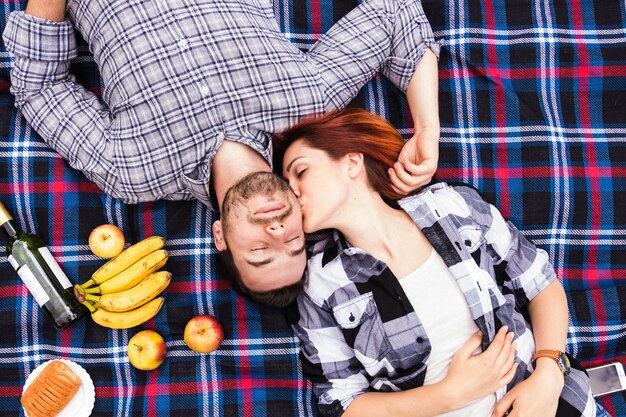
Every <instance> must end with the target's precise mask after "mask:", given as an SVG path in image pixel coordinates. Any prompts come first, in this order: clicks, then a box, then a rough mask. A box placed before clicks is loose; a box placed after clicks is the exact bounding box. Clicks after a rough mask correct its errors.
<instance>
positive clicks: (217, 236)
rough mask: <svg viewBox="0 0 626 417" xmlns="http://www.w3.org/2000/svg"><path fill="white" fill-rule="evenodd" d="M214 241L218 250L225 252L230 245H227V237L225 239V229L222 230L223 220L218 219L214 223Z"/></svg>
mask: <svg viewBox="0 0 626 417" xmlns="http://www.w3.org/2000/svg"><path fill="white" fill-rule="evenodd" d="M213 242H214V243H215V247H216V248H217V250H218V251H220V252H224V251H225V250H226V249H227V248H228V245H226V239H224V231H223V230H222V221H221V220H216V221H215V222H214V223H213Z"/></svg>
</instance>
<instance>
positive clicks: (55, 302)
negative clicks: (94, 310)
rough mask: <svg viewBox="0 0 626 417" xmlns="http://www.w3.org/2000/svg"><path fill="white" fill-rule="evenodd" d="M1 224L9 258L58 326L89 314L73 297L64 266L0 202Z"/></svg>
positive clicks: (65, 325) (60, 326)
mask: <svg viewBox="0 0 626 417" xmlns="http://www.w3.org/2000/svg"><path fill="white" fill-rule="evenodd" d="M0 225H2V227H3V228H4V230H5V231H6V232H7V234H8V235H9V243H8V244H7V258H8V260H9V263H10V264H11V265H12V266H13V268H14V269H15V270H16V271H17V274H18V275H19V276H20V278H21V279H22V282H24V284H25V285H26V287H27V288H28V291H30V293H31V294H32V295H33V297H35V301H36V302H37V304H39V306H40V307H41V309H42V310H43V312H44V315H45V316H46V317H48V319H50V321H51V322H52V324H53V325H54V327H56V328H57V329H58V330H61V329H64V328H65V327H67V326H69V325H70V324H72V323H74V322H75V321H76V320H78V319H79V318H81V317H82V316H84V315H85V314H87V309H86V308H85V306H84V305H82V304H80V303H79V302H78V301H77V300H76V297H74V291H73V286H72V283H71V282H70V280H69V279H68V278H67V275H65V273H64V272H63V271H62V270H61V267H60V266H59V264H58V263H57V262H56V261H55V260H54V258H53V257H52V254H51V253H50V251H49V250H48V248H47V247H46V244H45V243H44V241H43V240H42V239H41V238H40V237H39V236H37V235H34V234H30V233H24V232H22V231H21V230H19V228H18V227H17V225H16V223H15V221H14V220H13V217H11V215H10V214H9V212H8V211H7V210H6V208H5V207H4V205H3V204H2V203H0Z"/></svg>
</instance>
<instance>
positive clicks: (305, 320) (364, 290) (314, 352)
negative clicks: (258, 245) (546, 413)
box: [291, 183, 596, 416]
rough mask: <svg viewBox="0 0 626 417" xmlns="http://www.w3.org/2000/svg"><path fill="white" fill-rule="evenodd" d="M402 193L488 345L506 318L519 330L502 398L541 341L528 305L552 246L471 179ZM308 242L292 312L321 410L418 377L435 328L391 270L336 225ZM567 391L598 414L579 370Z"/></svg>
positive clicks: (571, 400) (524, 372) (575, 409)
mask: <svg viewBox="0 0 626 417" xmlns="http://www.w3.org/2000/svg"><path fill="white" fill-rule="evenodd" d="M399 203H400V206H401V207H402V208H403V209H404V210H405V211H406V212H407V213H408V214H409V215H410V216H411V217H412V218H413V220H414V221H415V223H416V224H417V225H418V226H419V227H420V229H421V230H422V231H423V233H424V234H425V235H426V237H427V238H428V240H429V241H430V243H431V244H432V246H433V247H434V249H435V250H436V251H437V252H438V253H439V255H440V256H441V257H442V258H443V260H444V261H445V263H446V265H447V266H448V268H449V269H450V271H451V273H452V275H453V276H454V278H455V279H456V281H457V283H458V284H459V287H460V288H461V290H462V292H463V294H464V296H465V300H466V301H467V304H468V306H469V310H470V312H471V315H472V318H473V320H474V321H475V323H476V325H477V326H478V328H479V329H480V330H481V331H482V332H483V334H484V337H483V343H482V348H483V349H485V348H486V347H487V346H488V345H489V343H490V341H491V340H492V339H493V337H494V336H495V333H496V332H497V330H498V329H499V328H500V327H501V326H502V325H507V326H508V327H509V329H510V330H512V331H513V332H515V335H516V336H515V339H516V344H517V357H516V361H517V362H519V367H518V370H517V374H516V376H515V378H514V380H513V382H511V384H509V386H508V387H505V388H503V389H501V390H500V391H499V392H497V393H496V396H497V399H500V398H501V397H502V396H503V395H504V393H505V392H506V391H507V389H510V388H511V387H512V386H514V385H515V384H517V383H519V382H520V381H522V380H524V379H525V378H526V377H528V375H529V374H530V373H531V372H532V370H533V368H532V365H531V357H532V355H533V353H534V351H535V343H534V339H533V335H532V332H531V330H530V324H529V323H528V322H527V321H526V320H525V318H524V315H523V314H522V311H523V310H524V307H525V306H526V305H527V304H528V303H529V302H530V301H531V300H532V299H533V298H534V297H535V296H536V295H537V294H539V292H540V291H542V290H543V289H544V288H546V287H547V286H548V284H549V283H550V282H551V281H552V280H554V279H555V278H556V276H555V273H554V270H553V268H552V265H551V264H550V262H549V260H548V255H547V253H546V252H545V251H543V250H542V249H539V248H537V247H535V246H534V245H533V244H532V243H530V242H529V241H528V240H527V239H526V238H525V237H524V236H523V235H522V234H521V233H520V232H519V231H518V230H517V229H516V228H515V227H514V226H513V225H512V224H511V223H510V222H506V221H505V220H504V219H503V217H502V215H501V214H500V212H499V211H498V210H497V209H496V208H495V207H493V206H492V205H490V204H488V203H486V202H485V201H484V200H483V199H482V198H481V197H480V195H479V194H478V193H477V192H476V191H475V190H474V189H472V188H470V187H466V186H450V185H448V184H445V183H439V184H435V185H433V186H430V187H428V188H426V189H424V190H423V191H421V192H420V193H419V194H417V195H414V196H410V197H407V198H405V199H403V200H401V201H400V202H399ZM311 251H312V256H311V258H310V260H309V263H308V272H307V275H308V276H307V278H308V280H307V283H306V287H305V292H304V294H303V295H302V296H301V297H300V298H299V299H298V303H297V306H298V309H297V311H296V309H295V308H294V309H293V311H292V313H293V314H294V316H292V317H291V319H292V323H294V325H293V328H294V330H295V332H296V334H297V335H298V337H299V339H300V340H301V342H302V347H301V359H302V362H303V366H304V370H305V373H306V374H307V376H308V377H309V378H310V379H311V380H312V382H313V383H314V389H315V393H316V395H317V396H318V399H319V405H318V406H319V410H320V412H321V413H322V415H325V416H337V415H341V414H342V413H343V411H344V410H345V409H346V408H347V406H348V405H349V404H350V402H351V401H352V400H353V399H354V398H355V397H357V396H358V395H360V394H363V393H366V392H368V391H370V390H377V391H398V390H407V389H410V388H414V387H418V386H421V385H422V384H423V381H424V377H425V375H426V369H427V367H428V358H429V354H430V350H431V346H430V342H429V338H428V335H427V334H426V333H425V331H424V329H423V326H422V324H421V321H420V317H418V316H417V315H416V313H415V311H414V310H413V308H412V306H411V303H410V302H409V300H407V298H406V296H405V294H404V291H403V290H402V287H401V286H400V284H399V282H398V280H397V279H396V277H395V276H394V275H393V273H392V272H391V270H390V269H389V268H387V266H386V265H385V264H384V263H383V262H380V261H378V260H376V259H374V258H373V257H372V256H370V255H369V254H367V253H365V252H364V251H362V250H360V249H358V248H355V247H351V246H350V245H349V244H348V243H347V242H346V241H345V239H344V238H343V237H342V236H341V235H340V234H339V233H338V232H334V233H333V235H332V236H331V237H330V238H328V239H326V240H324V241H321V242H318V243H317V244H315V245H314V246H313V247H312V249H311ZM561 400H562V401H561V404H560V407H565V409H566V410H571V411H572V412H571V413H569V414H568V415H583V416H595V408H596V405H595V402H594V400H593V398H592V396H591V391H590V387H589V381H588V378H587V376H586V375H585V373H584V372H583V371H581V370H578V369H573V370H572V372H571V373H570V375H569V376H568V377H567V378H566V384H565V388H564V389H563V393H562V394H561ZM570 407H571V408H570Z"/></svg>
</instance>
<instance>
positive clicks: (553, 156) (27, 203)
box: [0, 0, 626, 417]
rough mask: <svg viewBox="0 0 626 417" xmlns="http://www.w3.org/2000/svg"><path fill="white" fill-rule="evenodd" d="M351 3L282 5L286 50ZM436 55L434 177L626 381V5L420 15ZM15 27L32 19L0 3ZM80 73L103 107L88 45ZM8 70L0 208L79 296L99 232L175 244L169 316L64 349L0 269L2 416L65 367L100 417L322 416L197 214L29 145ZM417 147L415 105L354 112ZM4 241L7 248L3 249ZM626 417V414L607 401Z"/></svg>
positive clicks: (1, 67)
mask: <svg viewBox="0 0 626 417" xmlns="http://www.w3.org/2000/svg"><path fill="white" fill-rule="evenodd" d="M356 3H357V2H356V1H355V0H334V1H333V0H291V1H290V0H275V1H274V4H275V10H276V18H277V21H278V22H279V26H280V27H281V28H282V30H283V32H284V33H285V34H286V36H287V37H288V38H289V39H290V40H291V41H293V42H294V43H295V44H297V45H298V47H300V48H302V49H307V48H308V47H309V46H310V45H311V44H312V42H313V41H315V40H316V39H317V38H318V37H319V35H320V34H321V33H323V32H324V31H326V30H327V29H328V28H329V27H330V26H331V25H332V24H333V23H334V22H335V21H336V20H338V19H339V18H340V17H341V16H343V15H344V14H345V13H347V12H348V11H349V10H350V9H352V8H353V7H354V6H355V5H356ZM423 3H424V8H425V11H426V14H427V16H428V18H429V20H430V21H431V24H432V26H433V29H434V31H435V36H436V37H437V39H443V48H442V53H441V58H440V62H439V76H440V83H439V88H440V117H441V148H440V149H441V157H440V158H441V159H440V168H439V170H438V174H437V177H438V178H439V179H442V180H448V181H464V182H468V183H470V184H472V185H474V186H476V187H477V188H478V189H480V190H482V191H483V193H484V195H485V196H486V198H487V199H488V200H489V201H491V202H492V203H494V204H495V205H496V206H497V207H499V208H500V210H501V211H502V213H503V214H504V215H505V216H506V217H508V218H510V219H511V220H512V221H513V222H514V223H515V224H516V225H518V227H519V228H520V229H522V230H524V231H525V233H526V235H527V236H528V237H529V238H530V239H531V240H533V241H534V242H535V243H536V244H538V245H539V246H541V247H542V248H544V249H546V250H547V252H548V253H549V255H550V258H551V260H552V261H553V263H554V265H555V267H556V271H557V273H558V275H559V277H560V278H561V279H562V280H563V284H564V286H565V289H566V292H567V296H568V302H569V307H570V315H571V323H570V327H569V335H568V350H569V351H570V352H571V353H572V354H573V355H574V356H576V357H577V358H578V359H579V360H580V361H582V362H583V364H585V365H588V366H590V365H595V364H600V363H603V362H608V361H613V360H619V361H621V362H622V363H626V285H625V284H626V279H624V277H625V275H626V91H625V90H626V29H625V27H626V4H625V3H624V1H623V0H596V1H595V2H594V1H591V0H567V1H566V0H558V1H552V0H460V1H459V0H423ZM0 4H1V6H2V12H1V13H2V15H1V16H0V31H2V30H4V25H5V23H6V16H7V15H8V14H9V13H10V12H11V11H12V10H17V9H22V8H24V6H25V2H24V1H13V0H4V1H0ZM80 45H82V46H81V48H80V56H79V58H77V59H76V60H75V63H74V64H73V67H72V70H73V72H74V73H75V75H76V76H77V78H78V80H79V81H80V82H81V83H83V84H84V85H86V86H88V87H89V88H90V89H91V90H92V91H94V92H96V93H98V94H100V92H101V91H100V80H99V76H98V72H97V70H96V67H95V65H94V63H93V60H92V58H91V55H90V53H89V51H88V49H87V47H86V45H85V43H84V42H81V43H80ZM10 65H11V62H10V58H9V56H8V54H7V53H6V50H5V49H4V47H3V46H0V201H2V202H4V203H5V205H6V206H7V207H8V208H9V210H11V211H12V213H13V214H14V216H15V217H16V218H17V219H18V223H19V224H20V226H21V227H22V228H23V229H25V230H27V231H31V232H36V233H38V234H39V235H40V236H42V237H43V238H44V239H45V240H46V241H47V242H48V244H49V246H50V249H51V251H52V253H53V254H54V255H55V257H56V258H57V260H58V261H59V263H60V264H61V265H62V267H63V269H64V270H65V271H66V273H67V275H68V276H69V278H70V280H71V281H72V282H74V283H76V282H83V281H85V280H87V279H88V277H89V276H90V275H91V273H92V272H93V271H94V270H95V269H97V268H98V267H99V266H100V265H101V264H102V260H100V259H98V258H96V257H95V256H94V255H92V254H91V253H90V251H89V248H88V246H87V237H88V235H89V232H90V231H91V229H92V228H93V227H95V226H97V225H99V224H102V223H113V224H116V225H118V226H119V227H120V228H121V229H122V230H123V231H124V233H125V235H126V238H127V241H128V242H131V243H132V242H136V241H138V240H139V239H142V238H144V237H147V236H150V235H154V234H157V235H161V236H164V237H165V238H166V239H167V244H166V248H167V249H169V250H170V251H171V258H170V260H169V261H168V264H167V269H168V270H169V271H171V272H172V273H173V276H174V278H173V282H172V283H171V284H170V286H169V287H168V289H167V290H166V303H165V308H164V309H163V310H162V311H161V312H160V313H159V314H158V315H157V316H156V317H155V318H154V319H153V320H150V321H149V322H148V323H146V324H145V325H142V326H141V327H139V328H136V329H131V330H110V329H104V328H102V327H99V326H98V325H96V324H94V323H93V322H92V321H91V320H90V319H89V318H86V319H83V320H81V321H80V322H78V323H76V324H74V325H73V326H72V327H71V328H68V329H66V330H63V331H61V332H57V331H55V330H54V329H53V328H52V326H51V325H50V324H49V323H47V321H46V319H45V318H44V317H43V316H42V314H41V312H40V310H39V308H38V307H37V305H36V304H35V302H34V300H33V298H32V297H31V296H30V295H29V294H28V292H27V290H26V288H25V287H24V286H23V285H21V282H20V281H19V279H18V278H17V275H16V274H15V272H14V271H13V270H12V268H11V267H10V265H9V264H8V262H6V258H5V257H4V254H2V255H0V409H1V410H2V414H3V415H7V416H18V415H24V413H23V410H22V409H21V406H20V403H19V399H20V395H21V392H22V386H23V384H24V382H25V380H26V378H27V377H28V375H29V374H30V373H31V372H32V371H33V369H34V368H35V367H36V366H37V365H39V364H40V363H42V362H44V361H46V360H49V359H54V358H66V359H71V360H72V361H74V362H77V363H79V364H80V365H82V366H83V367H84V368H85V369H86V370H87V371H88V372H89V374H90V375H91V378H92V379H93V381H94V385H95V392H96V402H95V407H94V411H93V414H92V415H93V416H111V415H114V416H130V415H133V416H144V415H146V416H156V415H157V413H158V414H159V415H160V416H165V415H169V416H185V417H192V416H196V415H202V416H209V415H210V416H252V415H254V416H272V417H278V416H312V415H315V414H316V413H315V400H314V398H313V395H312V391H311V388H310V385H309V383H308V382H306V380H305V379H304V377H303V375H302V370H301V367H300V365H299V363H298V361H297V358H296V353H297V349H298V345H297V343H296V341H295V339H294V337H293V335H292V333H291V331H290V330H289V328H288V326H287V324H286V320H285V315H284V312H283V311H281V310H278V309H272V308H268V307H264V306H261V305H258V304H254V303H250V302H246V301H244V300H243V299H242V298H240V297H239V296H237V295H236V294H234V293H233V291H232V290H230V288H229V287H228V285H227V284H226V283H225V281H224V280H223V279H221V278H220V277H219V276H218V274H217V273H216V269H215V253H216V252H215V249H214V248H213V246H212V236H211V223H212V221H213V220H214V217H213V216H214V215H213V214H212V213H211V212H210V211H208V210H207V209H206V208H205V207H204V206H202V205H201V204H199V203H197V202H163V201H160V202H155V203H149V204H139V205H125V204H123V203H121V202H120V201H118V200H115V199H112V198H110V197H108V196H106V195H104V194H102V193H101V192H100V190H99V189H98V188H97V187H96V186H95V185H93V184H92V183H91V182H89V181H88V180H87V179H86V178H85V177H84V176H83V175H82V174H81V173H79V172H76V171H74V170H73V169H71V168H69V166H68V165H67V164H66V163H65V162H64V161H63V160H62V159H61V158H60V157H59V156H58V155H57V154H56V153H55V152H54V151H52V150H51V149H50V148H49V147H47V146H46V145H45V144H44V143H43V142H42V140H41V139H40V138H39V136H38V135H37V134H36V133H35V132H33V131H32V130H31V129H30V128H29V126H28V125H27V124H26V122H25V121H24V119H23V118H22V117H21V116H20V114H19V113H18V112H17V111H16V110H15V109H14V107H13V99H12V96H11V95H10V94H9V75H8V73H9V69H10ZM351 105H353V106H359V107H365V108H367V109H369V110H371V111H373V112H375V113H378V114H380V115H382V116H384V117H386V118H387V119H388V120H390V121H391V122H392V123H393V124H394V125H395V126H396V127H398V128H399V129H400V131H401V133H402V134H403V135H404V136H406V137H409V136H410V135H411V133H412V128H411V125H410V117H409V113H408V108H407V106H406V104H405V101H404V97H403V96H402V94H400V93H399V92H398V91H397V90H396V89H395V88H394V87H393V86H392V85H391V84H389V83H388V82H387V81H386V80H384V79H383V78H381V77H376V78H375V79H374V80H372V82H370V83H369V84H368V85H367V86H366V87H365V88H364V90H363V91H362V92H361V94H360V95H359V96H358V97H357V98H356V99H355V100H354V101H353V103H352V104H351ZM4 244H6V236H5V235H4V234H0V245H4ZM203 313H208V314H212V315H215V316H216V317H217V318H218V319H219V321H220V322H221V323H222V325H223V327H224V331H225V340H224V342H223V343H222V345H221V346H220V348H219V349H218V350H217V351H216V352H214V353H212V354H208V355H198V354H195V353H193V352H191V351H190V350H189V349H187V348H186V346H185V344H184V342H183V329H184V326H185V323H186V322H187V320H188V319H189V318H191V317H192V316H194V315H196V314H203ZM143 328H148V329H154V330H157V331H158V332H159V333H160V334H161V335H163V336H164V338H165V340H166V342H167V347H168V357H167V359H166V361H165V362H164V364H163V365H162V366H161V367H159V368H158V369H157V370H155V371H152V372H143V371H137V370H135V369H134V368H133V367H132V366H131V365H130V364H129V362H128V359H127V356H126V350H125V349H126V345H127V343H128V340H129V339H130V337H131V336H132V335H133V334H135V333H136V332H137V331H138V330H140V329H143ZM602 403H603V405H604V406H605V407H606V408H607V410H608V411H609V412H610V413H611V414H613V415H615V416H620V417H626V396H625V395H624V393H619V394H613V395H610V396H607V397H604V398H603V399H602Z"/></svg>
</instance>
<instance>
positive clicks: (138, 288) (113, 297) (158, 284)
mask: <svg viewBox="0 0 626 417" xmlns="http://www.w3.org/2000/svg"><path fill="white" fill-rule="evenodd" d="M171 279H172V274H171V273H169V272H167V271H159V272H154V273H152V274H150V275H148V276H147V277H145V278H144V279H143V280H142V281H141V282H140V283H139V284H137V285H135V286H134V287H132V288H130V289H128V290H125V291H120V292H114V293H112V294H104V295H100V296H98V295H93V294H89V293H87V294H85V298H86V299H87V300H89V301H93V302H95V303H96V305H97V306H100V307H102V308H104V309H105V310H108V311H116V312H122V311H129V310H132V309H134V308H137V307H139V306H142V305H144V304H145V303H147V302H148V301H150V300H152V299H153V298H154V297H156V296H157V295H159V294H160V293H161V292H162V291H163V290H164V289H165V288H167V286H168V285H169V283H170V280H171Z"/></svg>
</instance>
